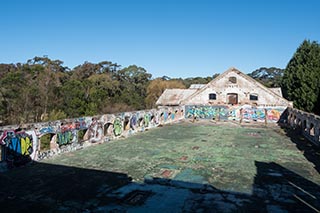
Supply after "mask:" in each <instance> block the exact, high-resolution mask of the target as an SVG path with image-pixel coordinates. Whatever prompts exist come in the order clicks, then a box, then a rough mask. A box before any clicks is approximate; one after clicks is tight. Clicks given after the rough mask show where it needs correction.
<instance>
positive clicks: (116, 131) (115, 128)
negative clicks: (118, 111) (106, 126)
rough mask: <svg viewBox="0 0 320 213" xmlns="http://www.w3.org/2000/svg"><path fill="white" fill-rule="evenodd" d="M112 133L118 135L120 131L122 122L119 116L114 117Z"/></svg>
mask: <svg viewBox="0 0 320 213" xmlns="http://www.w3.org/2000/svg"><path fill="white" fill-rule="evenodd" d="M113 133H114V135H115V136H119V135H121V133H122V123H121V120H120V118H116V119H115V120H114V122H113Z"/></svg>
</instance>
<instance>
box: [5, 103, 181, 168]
mask: <svg viewBox="0 0 320 213" xmlns="http://www.w3.org/2000/svg"><path fill="white" fill-rule="evenodd" d="M180 119H184V107H166V108H161V109H151V110H143V111H135V112H124V113H118V114H106V115H101V116H93V117H82V118H75V119H65V120H58V121H52V122H45V123H32V124H23V125H20V126H18V125H13V126H3V127H0V146H1V152H0V156H1V161H0V171H1V170H4V167H9V168H10V167H15V166H19V165H23V164H25V163H26V162H29V161H30V160H35V161H39V160H42V159H45V158H48V157H52V156H54V155H56V154H59V153H63V152H70V151H73V150H78V149H81V148H83V147H86V146H90V145H92V144H94V143H97V142H106V141H109V140H112V139H114V138H117V137H127V136H129V135H131V134H134V133H136V132H140V131H144V130H146V129H148V128H152V127H157V126H159V125H162V124H167V123H172V122H176V121H178V120H180Z"/></svg>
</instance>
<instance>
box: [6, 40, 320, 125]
mask: <svg viewBox="0 0 320 213" xmlns="http://www.w3.org/2000/svg"><path fill="white" fill-rule="evenodd" d="M216 76H217V74H216V75H214V76H210V77H195V78H186V79H182V78H179V79H171V78H169V77H167V76H163V77H162V78H156V79H152V75H151V74H150V73H148V72H147V70H145V69H144V68H142V67H139V66H136V65H131V66H128V67H125V68H121V66H120V65H119V64H117V63H113V62H109V61H102V62H100V63H90V62H85V63H83V64H81V65H79V66H77V67H75V68H74V69H72V70H71V69H70V68H68V67H65V66H63V61H60V60H52V59H50V58H48V57H34V58H33V59H30V60H28V61H27V62H26V63H17V64H0V125H8V124H19V123H28V122H41V121H48V120H57V119H63V118H73V117H81V116H90V115H96V114H106V113H115V112H123V111H132V110H140V109H145V108H152V107H155V102H156V101H157V99H158V97H159V96H160V95H161V94H162V92H163V91H164V90H165V89H167V88H188V87H189V86H190V85H191V84H206V83H208V82H210V81H211V80H212V79H213V78H214V77H216ZM249 76H251V77H253V78H255V79H256V80H258V81H260V82H261V83H262V84H264V85H265V86H267V87H279V86H281V87H282V88H283V93H284V96H285V98H287V99H288V100H292V101H293V102H294V105H295V106H296V107H298V108H299V109H302V110H305V111H307V112H314V113H317V114H319V112H320V47H319V44H318V43H317V42H310V41H307V40H306V41H304V42H303V43H302V44H301V45H300V47H299V48H298V49H297V51H296V53H295V54H294V56H293V58H292V59H291V60H290V62H289V63H288V65H287V67H286V69H279V68H275V67H271V68H265V67H262V68H259V69H257V70H255V71H253V72H252V73H250V74H249Z"/></svg>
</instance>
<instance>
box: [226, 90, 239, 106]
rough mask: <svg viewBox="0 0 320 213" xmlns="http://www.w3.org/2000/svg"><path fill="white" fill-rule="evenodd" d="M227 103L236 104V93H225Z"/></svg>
mask: <svg viewBox="0 0 320 213" xmlns="http://www.w3.org/2000/svg"><path fill="white" fill-rule="evenodd" d="M227 103H228V104H232V105H234V104H238V94H237V93H228V94H227Z"/></svg>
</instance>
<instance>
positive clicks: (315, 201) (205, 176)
mask: <svg viewBox="0 0 320 213" xmlns="http://www.w3.org/2000/svg"><path fill="white" fill-rule="evenodd" d="M319 166H320V156H319V152H318V151H317V148H316V147H313V146H312V145H311V144H309V143H308V142H307V141H305V139H304V138H303V137H301V136H299V135H298V134H297V133H296V132H294V131H292V130H289V129H286V128H282V129H281V128H279V127H276V126H272V127H263V126H260V127H259V126H249V125H243V126H240V125H237V124H234V123H230V122H221V123H214V122H211V121H196V122H194V123H192V122H189V121H185V122H182V123H179V124H174V125H166V126H163V127H159V128H156V129H152V130H148V131H146V132H143V133H139V134H136V135H133V136H131V137H129V138H124V139H119V140H114V141H111V142H108V143H103V144H99V145H95V146H91V147H88V148H86V149H83V150H79V151H75V152H71V153H66V154H62V155H60V156H57V157H54V158H52V159H49V160H45V161H41V162H33V163H31V164H30V165H27V166H24V167H21V168H17V169H14V170H11V171H9V172H6V173H1V174H0V180H1V181H0V188H1V190H0V207H1V212H22V211H23V212H38V211H39V212H40V211H41V212H141V211H143V212H149V211H153V212H163V211H169V212H195V211H197V212H235V211H245V212H248V211H249V212H257V211H258V212H287V211H289V212H298V211H299V212H310V211H311V212H312V211H318V210H320V200H319V199H320V187H319V184H320V175H319V171H320V167H319Z"/></svg>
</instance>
